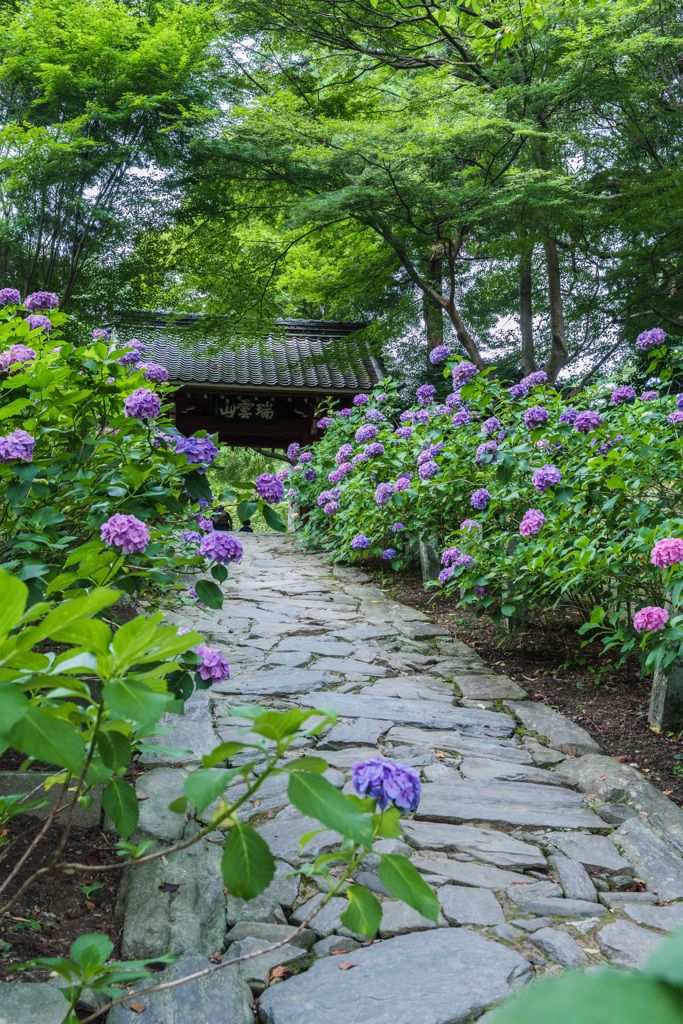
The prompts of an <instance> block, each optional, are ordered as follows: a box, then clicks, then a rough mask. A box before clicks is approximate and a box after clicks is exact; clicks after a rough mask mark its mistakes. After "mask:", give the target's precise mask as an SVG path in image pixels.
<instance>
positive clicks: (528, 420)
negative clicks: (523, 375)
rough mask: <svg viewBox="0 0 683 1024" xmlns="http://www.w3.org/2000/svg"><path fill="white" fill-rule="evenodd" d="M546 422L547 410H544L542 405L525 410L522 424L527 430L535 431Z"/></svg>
mask: <svg viewBox="0 0 683 1024" xmlns="http://www.w3.org/2000/svg"><path fill="white" fill-rule="evenodd" d="M547 422H548V410H547V409H544V408H543V406H542V405H532V407H531V408H530V409H527V410H526V412H525V413H524V423H525V424H526V426H527V427H528V428H529V430H535V429H536V427H542V426H543V424H544V423H547Z"/></svg>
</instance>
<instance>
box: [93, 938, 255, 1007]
mask: <svg viewBox="0 0 683 1024" xmlns="http://www.w3.org/2000/svg"><path fill="white" fill-rule="evenodd" d="M209 966H210V964H209V961H208V960H207V959H205V958H204V957H203V956H198V955H197V954H187V955H185V956H183V957H181V958H180V960H176V962H175V963H174V964H171V965H170V967H167V968H166V970H164V971H162V972H161V973H160V974H157V975H156V976H155V979H154V980H155V982H156V983H157V984H160V983H162V982H168V981H176V980H177V979H179V978H184V977H186V976H187V975H189V974H196V973H198V972H199V971H203V970H205V969H206V968H207V967H209ZM148 985H149V982H145V981H143V982H140V983H139V984H138V985H136V986H135V987H136V988H137V989H143V988H147V987H148ZM253 998H254V997H253V996H252V994H251V989H250V988H249V986H248V985H247V983H246V981H245V980H244V978H243V977H242V976H241V975H240V973H239V970H238V969H237V968H236V967H226V968H223V969H222V970H220V971H214V972H212V973H211V974H209V975H207V977H205V978H200V979H198V980H197V981H188V982H187V984H185V985H178V986H176V987H175V988H172V989H167V990H166V991H164V992H152V993H150V994H149V995H146V996H144V998H143V999H142V1000H139V999H138V1000H136V998H135V994H134V992H132V993H131V997H130V1002H129V1003H128V1005H126V1003H121V1004H120V1005H119V1006H115V1007H114V1008H113V1009H112V1010H110V1011H109V1015H108V1017H107V1024H131V1020H135V1019H136V1016H135V1014H133V1013H131V1011H130V1009H129V1005H130V1003H133V1002H143V1003H144V1005H145V1007H146V1009H145V1012H144V1014H142V1016H141V1020H143V1021H144V1024H207V1022H208V1021H210V1022H216V1024H218V1022H219V1021H220V1022H223V1021H225V1022H226V1024H227V1022H229V1024H253V1022H254V1015H253V1013H252V1010H251V1007H250V1005H249V1004H250V1003H251V1002H252V1001H253Z"/></svg>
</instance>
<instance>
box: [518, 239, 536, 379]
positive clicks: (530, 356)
mask: <svg viewBox="0 0 683 1024" xmlns="http://www.w3.org/2000/svg"><path fill="white" fill-rule="evenodd" d="M533 251H534V250H533V247H532V248H531V249H527V250H526V252H523V253H522V255H521V256H520V258H519V320H520V324H521V327H522V370H523V371H524V375H525V376H526V375H527V374H528V373H533V372H534V370H535V369H536V357H535V355H534V320H533V309H532V304H531V257H532V254H533Z"/></svg>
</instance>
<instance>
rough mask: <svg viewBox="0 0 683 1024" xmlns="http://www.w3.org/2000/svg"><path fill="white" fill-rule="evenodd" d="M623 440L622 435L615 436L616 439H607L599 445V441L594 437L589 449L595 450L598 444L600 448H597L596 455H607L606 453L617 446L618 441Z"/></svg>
mask: <svg viewBox="0 0 683 1024" xmlns="http://www.w3.org/2000/svg"><path fill="white" fill-rule="evenodd" d="M623 440H624V435H623V434H617V436H616V437H612V438H608V439H607V440H606V441H604V442H603V443H602V444H600V441H599V439H598V438H597V437H594V438H593V439H592V440H591V448H595V446H596V444H600V447H599V448H598V454H599V455H607V452H609V451H611V450H612V448H614V446H615V444H618V443H619V441H623Z"/></svg>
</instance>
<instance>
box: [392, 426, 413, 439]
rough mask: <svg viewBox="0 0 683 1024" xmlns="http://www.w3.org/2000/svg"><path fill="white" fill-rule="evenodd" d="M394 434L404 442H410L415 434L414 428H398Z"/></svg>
mask: <svg viewBox="0 0 683 1024" xmlns="http://www.w3.org/2000/svg"><path fill="white" fill-rule="evenodd" d="M394 433H395V434H396V437H400V438H401V440H402V441H407V440H409V438H410V436H411V434H412V433H413V428H412V427H397V428H396V430H395V431H394Z"/></svg>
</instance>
